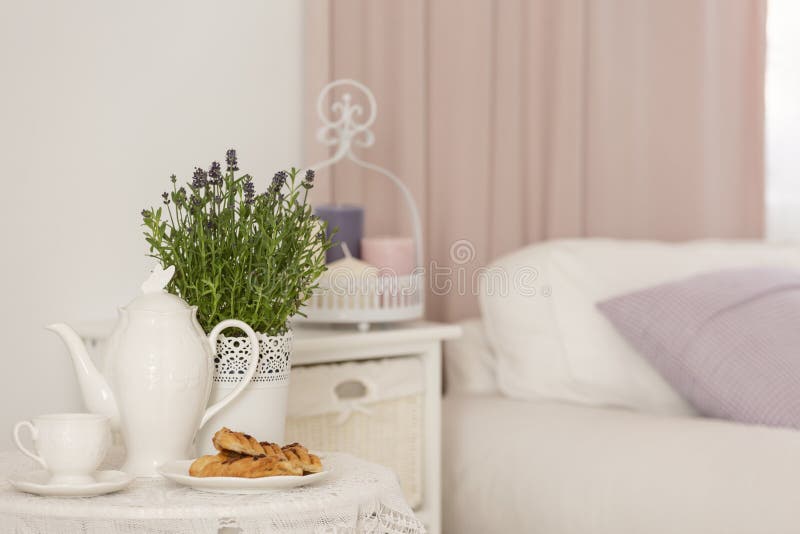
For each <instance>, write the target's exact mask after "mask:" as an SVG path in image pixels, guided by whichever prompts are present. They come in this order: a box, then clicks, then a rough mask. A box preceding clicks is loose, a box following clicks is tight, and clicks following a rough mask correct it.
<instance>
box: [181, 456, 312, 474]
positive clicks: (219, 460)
mask: <svg viewBox="0 0 800 534" xmlns="http://www.w3.org/2000/svg"><path fill="white" fill-rule="evenodd" d="M189 474H190V475H192V476H194V477H240V478H261V477H273V476H286V475H294V476H299V475H302V474H303V470H302V469H301V468H299V467H295V466H293V465H292V463H291V462H289V461H288V460H282V459H281V458H279V457H278V456H263V455H261V456H248V455H239V454H230V453H229V452H222V453H220V454H216V455H213V456H212V455H208V456H201V457H200V458H198V459H197V460H195V461H194V462H193V463H192V465H191V467H189Z"/></svg>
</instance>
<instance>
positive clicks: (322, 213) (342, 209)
mask: <svg viewBox="0 0 800 534" xmlns="http://www.w3.org/2000/svg"><path fill="white" fill-rule="evenodd" d="M314 213H316V214H317V215H318V216H319V218H320V219H322V220H323V221H326V222H327V223H328V235H330V234H331V232H332V231H333V229H334V228H337V227H338V228H339V230H338V231H337V232H336V234H335V235H334V236H333V242H334V243H347V246H348V248H349V249H350V253H351V254H352V255H353V257H354V258H360V257H361V238H362V237H363V235H364V208H362V207H361V206H350V205H346V204H326V205H324V206H317V207H316V208H315V209H314ZM342 258H344V251H343V250H342V247H341V246H340V245H338V244H335V245H334V246H333V247H332V248H331V249H330V250H329V251H328V253H327V256H326V260H327V261H328V263H330V262H332V261H336V260H340V259H342Z"/></svg>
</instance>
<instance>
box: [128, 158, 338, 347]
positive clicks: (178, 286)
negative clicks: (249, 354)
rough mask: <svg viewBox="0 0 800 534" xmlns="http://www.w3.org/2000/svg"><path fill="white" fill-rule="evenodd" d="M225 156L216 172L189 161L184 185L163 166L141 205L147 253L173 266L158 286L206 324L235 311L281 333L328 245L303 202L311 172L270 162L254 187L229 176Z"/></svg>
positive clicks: (232, 171)
mask: <svg viewBox="0 0 800 534" xmlns="http://www.w3.org/2000/svg"><path fill="white" fill-rule="evenodd" d="M225 162H226V169H225V171H223V170H222V166H221V165H220V163H218V162H216V161H215V162H212V163H211V165H210V166H209V167H208V169H207V170H206V169H202V168H196V169H195V171H194V174H193V175H192V181H191V182H190V183H187V184H186V185H185V186H178V184H177V181H178V180H177V178H176V176H175V175H172V176H171V177H170V181H171V182H172V191H171V192H164V193H163V194H162V195H161V197H162V200H163V204H164V205H163V206H159V207H158V208H151V209H145V210H143V211H142V220H143V222H144V227H145V231H144V235H145V238H146V240H147V243H149V245H150V253H149V255H150V256H151V257H153V258H156V259H157V260H159V261H160V262H161V264H162V266H163V267H167V266H169V265H174V266H175V276H174V277H173V278H172V280H171V282H170V284H169V285H168V286H167V290H168V291H170V292H172V293H175V294H176V295H179V296H180V297H181V298H183V299H184V300H186V301H187V302H189V303H190V304H193V305H196V306H197V307H198V310H197V317H198V320H199V321H200V325H201V326H202V327H203V328H204V329H205V330H206V332H208V331H210V330H211V328H213V326H214V325H216V324H217V323H218V322H219V321H221V320H223V319H229V318H236V319H240V320H242V321H244V322H246V323H248V324H249V325H250V326H251V327H252V328H253V329H254V330H256V331H258V332H261V333H263V334H266V335H278V334H282V333H284V332H285V331H286V329H287V322H288V319H289V318H290V317H291V316H292V315H294V314H296V313H302V312H300V308H301V306H302V305H303V304H304V303H305V302H306V301H307V300H308V299H309V297H310V296H311V293H312V291H313V290H314V289H315V288H316V287H317V286H316V280H317V279H318V278H319V276H320V274H322V272H323V271H325V252H326V251H327V250H328V249H329V248H330V247H331V240H330V238H329V237H327V232H326V228H325V223H324V222H323V221H321V220H320V219H319V218H318V217H316V216H315V215H313V213H312V211H311V206H310V205H309V204H308V193H309V191H310V190H311V189H312V188H313V187H314V171H313V170H308V171H306V172H305V173H304V174H303V176H302V177H300V174H301V173H300V171H299V170H298V169H295V168H292V169H291V170H289V171H279V172H277V173H276V174H275V176H274V177H273V178H272V182H271V183H270V184H269V186H268V188H267V190H266V191H265V192H263V193H261V194H257V193H256V188H255V184H254V183H253V178H252V176H250V175H249V174H244V175H241V176H237V175H236V172H237V171H238V170H239V166H238V160H237V157H236V151H235V150H232V149H231V150H228V152H227V154H226V158H225Z"/></svg>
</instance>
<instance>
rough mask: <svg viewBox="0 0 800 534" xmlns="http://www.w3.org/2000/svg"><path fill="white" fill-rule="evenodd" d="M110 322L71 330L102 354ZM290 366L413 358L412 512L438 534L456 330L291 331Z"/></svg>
mask: <svg viewBox="0 0 800 534" xmlns="http://www.w3.org/2000/svg"><path fill="white" fill-rule="evenodd" d="M113 326H114V323H113V322H106V321H103V322H96V323H84V324H79V325H76V330H77V331H78V332H79V333H80V334H81V336H82V337H83V338H84V339H85V340H86V341H87V345H88V346H90V347H93V348H94V352H95V353H100V352H102V350H103V347H102V345H103V340H104V339H105V338H106V337H107V336H108V335H109V334H110V332H111V328H113ZM294 329H295V341H294V351H293V355H292V365H293V366H307V365H316V364H322V363H338V362H352V361H363V360H370V359H376V358H394V357H408V356H413V357H417V358H419V359H420V362H421V363H422V369H423V373H424V377H423V380H424V384H425V388H424V389H425V392H424V411H423V419H424V421H423V425H424V428H423V432H424V436H425V438H424V447H423V458H422V465H423V492H422V501H421V504H420V505H419V506H418V507H417V509H416V510H415V512H416V513H417V516H418V517H419V519H420V520H421V521H422V522H423V523H425V525H426V527H427V528H428V531H429V532H430V533H431V534H438V533H439V532H441V393H442V350H441V347H442V341H444V340H446V339H453V338H456V337H459V336H460V335H461V327H459V326H456V325H447V324H441V323H432V322H425V321H414V322H406V323H396V324H391V325H373V326H372V329H371V330H369V331H367V332H359V331H358V330H357V329H356V327H355V326H348V327H344V326H318V325H315V326H311V325H308V324H300V325H295V326H294Z"/></svg>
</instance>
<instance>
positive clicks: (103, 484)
mask: <svg viewBox="0 0 800 534" xmlns="http://www.w3.org/2000/svg"><path fill="white" fill-rule="evenodd" d="M50 476H51V475H50V473H49V472H48V471H45V470H40V471H31V472H29V473H24V474H22V475H16V476H13V477H10V478H9V479H8V481H9V482H10V483H11V485H12V486H14V487H15V488H17V489H18V490H20V491H24V492H26V493H34V494H36V495H43V496H45V497H95V496H97V495H104V494H106V493H111V492H114V491H119V490H121V489H123V488H125V487H127V486H128V484H130V483H131V481H133V478H134V477H133V476H132V475H129V474H128V473H123V472H122V471H98V472H96V473H95V474H94V475H93V476H94V479H95V482H93V483H91V484H50V483H49V481H50Z"/></svg>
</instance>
